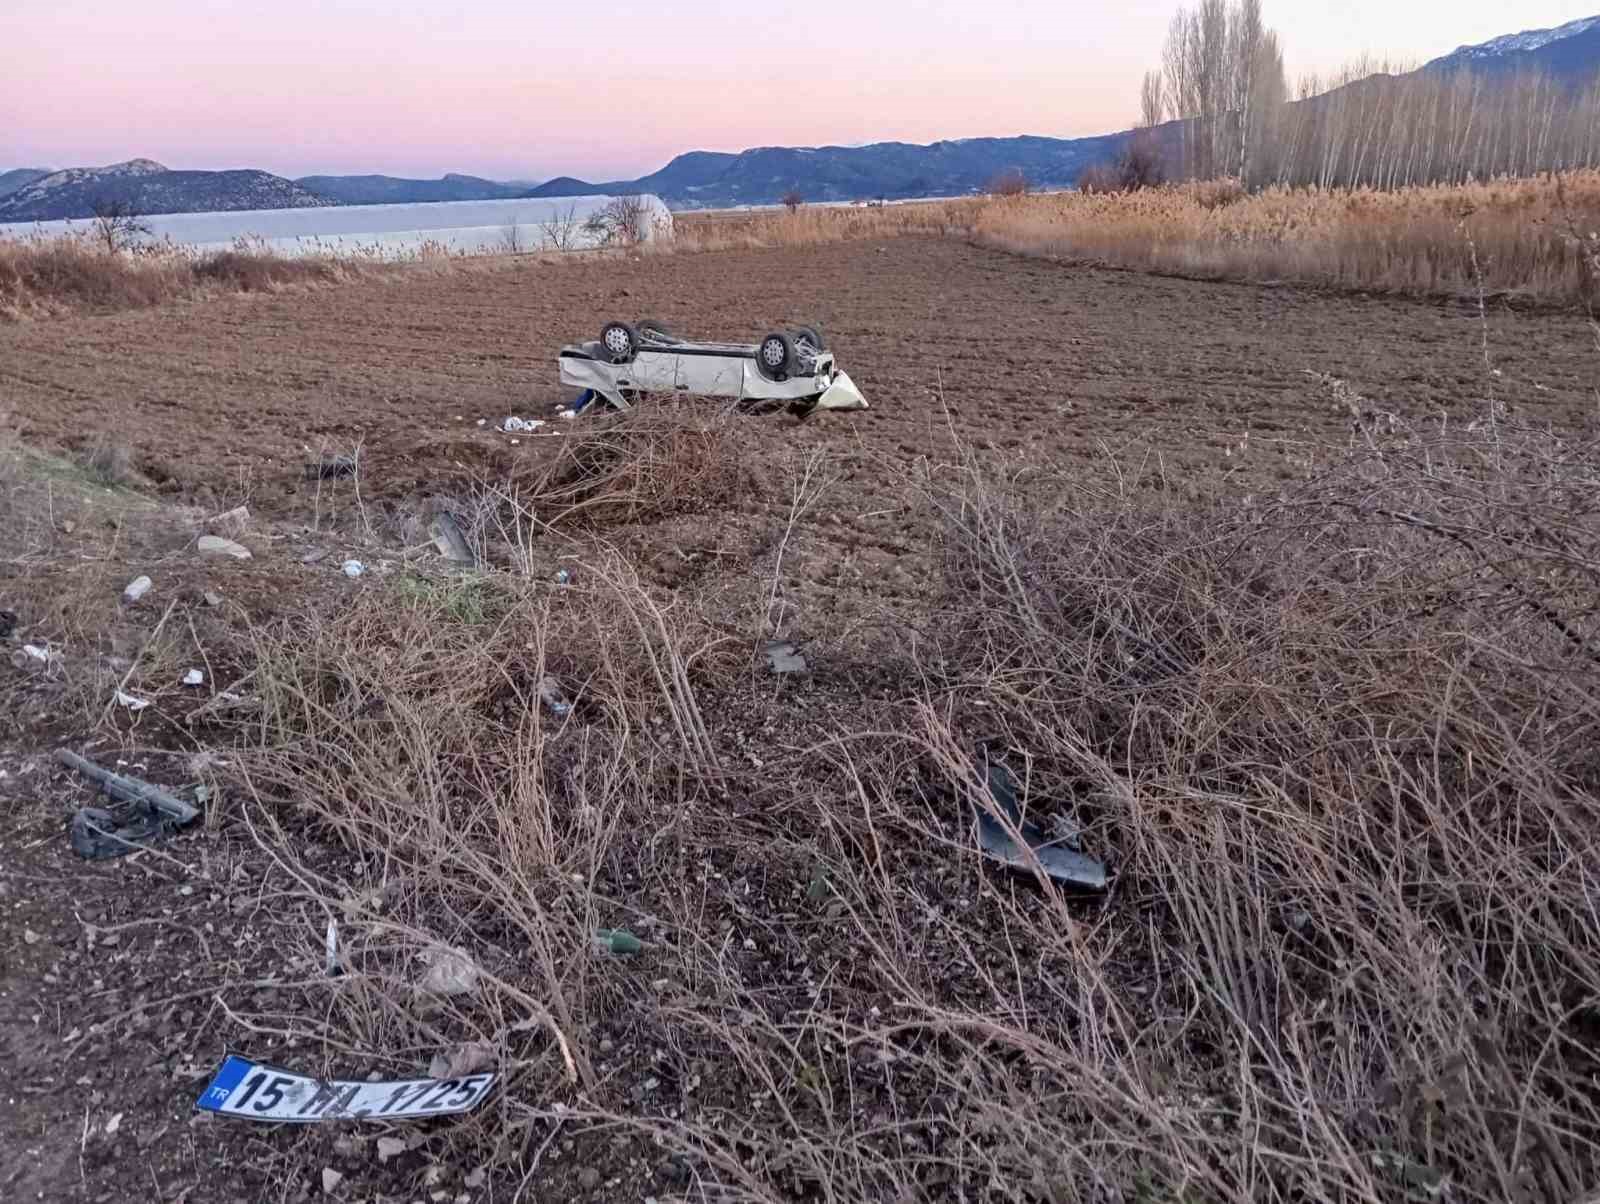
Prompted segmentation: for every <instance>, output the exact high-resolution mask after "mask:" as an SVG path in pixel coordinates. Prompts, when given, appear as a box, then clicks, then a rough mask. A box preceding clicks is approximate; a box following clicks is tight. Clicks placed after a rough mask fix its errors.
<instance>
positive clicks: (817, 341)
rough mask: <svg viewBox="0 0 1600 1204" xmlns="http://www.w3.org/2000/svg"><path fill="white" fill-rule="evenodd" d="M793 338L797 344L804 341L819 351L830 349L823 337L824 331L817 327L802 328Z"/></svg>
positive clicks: (795, 332)
mask: <svg viewBox="0 0 1600 1204" xmlns="http://www.w3.org/2000/svg"><path fill="white" fill-rule="evenodd" d="M791 337H793V339H794V341H795V342H797V343H798V342H799V341H800V340H801V339H804V340H805V341H806V342H808V343H810V344H811V346H812V347H813V348H815V349H816V350H817V351H826V350H827V349H828V342H827V340H826V339H824V338H823V337H822V331H820V330H818V329H817V328H816V327H815V326H801V327H799V328H798V329H796V330H795V331H794V332H793V334H792V336H791Z"/></svg>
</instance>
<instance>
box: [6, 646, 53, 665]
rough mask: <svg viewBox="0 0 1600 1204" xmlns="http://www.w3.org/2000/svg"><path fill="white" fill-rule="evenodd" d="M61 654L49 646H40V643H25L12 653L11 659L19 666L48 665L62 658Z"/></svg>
mask: <svg viewBox="0 0 1600 1204" xmlns="http://www.w3.org/2000/svg"><path fill="white" fill-rule="evenodd" d="M60 659H61V654H60V653H59V652H54V651H52V650H51V649H49V648H43V647H40V646H39V645H38V644H24V645H23V646H22V647H21V649H20V650H18V651H17V652H15V653H13V654H12V657H11V661H12V663H13V664H14V665H16V666H17V668H19V669H22V668H26V667H27V666H28V665H30V664H32V665H48V664H49V663H50V662H51V661H55V660H60Z"/></svg>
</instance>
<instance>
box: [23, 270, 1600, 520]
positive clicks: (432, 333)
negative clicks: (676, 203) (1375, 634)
mask: <svg viewBox="0 0 1600 1204" xmlns="http://www.w3.org/2000/svg"><path fill="white" fill-rule="evenodd" d="M612 317H625V318H642V317H655V318H660V319H663V320H665V321H666V322H667V323H668V324H670V325H671V326H672V327H673V328H674V329H676V330H678V331H679V332H680V333H683V334H685V335H688V336H691V337H695V336H698V337H706V338H742V339H750V340H752V341H753V340H754V339H755V338H757V337H758V336H759V335H760V334H761V333H763V332H764V331H765V330H766V329H768V328H772V327H777V326H782V325H785V324H789V325H794V324H799V323H802V322H815V323H820V325H821V327H822V329H823V330H824V331H825V333H826V334H827V335H828V337H829V339H830V341H831V343H832V345H833V346H834V348H835V350H836V351H837V352H838V355H839V360H840V363H841V365H842V366H843V367H844V368H845V369H846V370H847V371H849V372H850V373H851V375H852V376H853V377H854V378H855V380H856V381H857V383H858V384H859V385H860V386H861V387H862V389H863V391H864V392H865V393H866V395H867V396H868V398H869V399H870V400H871V401H872V403H873V407H874V408H873V410H872V412H871V413H869V414H865V415H853V416H846V417H835V416H827V417H825V418H823V419H822V420H821V421H819V422H816V423H813V424H812V425H811V426H809V427H808V428H806V429H803V430H798V431H797V430H796V429H795V426H794V423H793V421H792V420H791V419H789V418H788V417H787V416H783V417H778V418H767V419H762V420H759V421H751V422H750V423H749V424H748V428H747V433H746V434H745V435H744V436H742V437H746V438H748V441H749V444H750V447H751V454H752V457H753V458H754V459H756V460H763V459H767V458H770V457H772V456H774V455H781V454H782V452H783V450H784V449H785V448H788V447H791V446H795V445H799V446H802V447H811V446H823V447H830V448H837V449H840V450H843V449H845V448H849V449H851V450H853V451H860V450H865V451H866V452H868V453H870V454H871V455H872V456H874V457H882V458H885V459H887V460H888V461H890V462H891V463H893V462H910V461H911V460H912V459H913V458H914V457H916V456H918V455H922V454H927V453H934V454H939V453H940V452H941V451H944V450H948V446H949V435H950V433H951V432H954V433H955V434H956V435H957V436H959V437H960V438H962V439H963V440H965V441H967V442H969V443H971V444H974V445H978V446H984V445H993V447H994V448H996V449H998V450H1000V451H1003V452H1005V453H1008V454H1010V455H1012V456H1014V457H1016V458H1018V459H1019V460H1026V461H1029V462H1034V463H1038V462H1040V461H1045V462H1051V461H1054V462H1060V461H1061V460H1063V459H1066V458H1070V457H1074V456H1086V455H1095V454H1098V453H1099V452H1100V449H1101V448H1102V447H1109V448H1112V449H1116V448H1120V447H1123V446H1126V445H1128V444H1129V443H1130V442H1138V441H1148V442H1149V443H1150V444H1151V445H1152V446H1153V447H1154V448H1156V449H1158V450H1159V451H1160V452H1161V453H1162V455H1163V456H1164V457H1166V459H1167V462H1168V463H1169V464H1173V465H1176V466H1177V467H1179V468H1181V469H1183V470H1185V473H1186V475H1187V473H1189V472H1195V473H1196V474H1197V475H1195V477H1194V478H1193V479H1194V480H1195V482H1196V483H1197V484H1198V483H1199V481H1200V480H1201V479H1202V477H1203V476H1204V475H1207V474H1210V473H1212V472H1215V471H1228V470H1235V471H1237V469H1238V467H1239V466H1240V464H1241V463H1242V462H1243V463H1245V464H1246V467H1247V469H1248V471H1249V473H1250V475H1251V476H1252V477H1254V478H1255V479H1256V480H1257V481H1258V482H1261V483H1266V482H1270V481H1271V480H1272V479H1274V478H1275V477H1277V476H1280V475H1283V474H1287V475H1290V476H1292V475H1294V473H1295V470H1294V468H1293V467H1292V466H1290V465H1289V463H1288V460H1289V458H1290V456H1292V454H1293V444H1294V443H1295V442H1296V440H1297V438H1298V437H1299V436H1300V435H1302V434H1304V433H1308V432H1311V431H1317V430H1320V431H1322V432H1323V433H1326V432H1327V431H1329V430H1338V429H1340V428H1342V427H1343V426H1344V425H1346V424H1347V422H1348V414H1346V413H1345V412H1343V410H1342V408H1341V407H1339V406H1337V405H1335V404H1333V403H1332V400H1331V397H1330V395H1329V393H1328V391H1327V390H1326V389H1325V388H1319V387H1318V386H1317V384H1316V383H1315V382H1314V381H1313V380H1312V379H1311V378H1309V377H1308V376H1307V373H1308V372H1317V373H1327V374H1330V375H1333V376H1336V377H1340V378H1343V379H1345V380H1347V381H1348V382H1349V384H1350V385H1351V387H1353V388H1354V389H1355V390H1356V391H1357V392H1359V393H1360V394H1362V395H1364V396H1365V397H1367V398H1368V399H1370V401H1371V402H1372V404H1373V407H1374V408H1376V409H1379V410H1392V411H1394V412H1397V413H1399V414H1402V415H1417V414H1423V413H1436V412H1439V411H1441V410H1443V411H1447V412H1450V413H1452V414H1455V415H1458V416H1461V417H1463V418H1470V417H1472V416H1474V415H1475V414H1477V413H1479V412H1481V408H1482V407H1481V400H1480V399H1481V398H1482V397H1484V396H1485V395H1486V393H1488V392H1489V391H1491V390H1492V391H1493V392H1494V394H1495V395H1496V396H1497V397H1498V398H1499V399H1500V400H1502V401H1504V402H1506V403H1507V404H1508V405H1509V406H1510V407H1511V409H1512V412H1513V413H1514V414H1515V415H1516V416H1517V417H1519V418H1522V419H1525V420H1533V421H1542V420H1550V421H1554V422H1557V423H1560V424H1575V423H1582V422H1585V421H1587V417H1586V416H1587V415H1589V414H1591V413H1592V412H1593V408H1594V404H1593V386H1594V382H1595V380H1596V379H1597V376H1600V357H1597V355H1596V353H1595V350H1594V344H1593V340H1592V339H1591V337H1590V336H1589V334H1588V333H1587V331H1586V329H1585V325H1584V323H1583V321H1582V320H1581V319H1579V318H1577V317H1575V316H1552V315H1550V314H1528V313H1515V312H1512V311H1511V310H1509V309H1506V308H1504V307H1503V306H1495V305H1493V304H1491V306H1490V308H1489V311H1488V314H1487V322H1486V324H1485V323H1483V322H1480V319H1479V315H1478V312H1477V310H1476V307H1473V306H1464V305H1461V304H1459V303H1455V302H1443V303H1441V302H1434V303H1418V302H1412V301H1405V300H1398V299H1386V298H1374V297H1362V296H1349V295H1337V294H1318V293H1314V292H1308V291H1304V290H1298V289H1289V288H1259V287H1252V286H1244V285H1227V284H1207V283H1197V282H1190V281H1183V280H1175V279H1164V278H1157V277H1150V276H1143V275H1137V274H1132V273H1124V272H1111V271H1098V270H1091V269H1082V268H1073V267H1067V266H1062V265H1058V264H1052V263H1047V262H1040V261H1033V260H1028V259H1023V258H1018V257H1014V256H1010V255H1005V254H1000V253H996V252H990V251H985V250H981V249H976V248H972V247H967V246H964V245H961V244H959V243H956V242H953V241H940V240H932V239H900V240H896V241H891V242H887V243H885V244H883V245H881V246H880V245H874V244H860V243H856V244H843V245H835V246H825V247H818V248H804V249H795V250H773V251H729V252H714V253H704V254H698V255H684V256H663V257H649V258H635V259H610V260H588V261H585V262H575V263H570V264H557V265H551V264H541V263H535V262H533V261H522V262H514V263H502V264H500V265H497V266H492V267H491V266H480V267H467V268H457V269H455V270H449V271H444V272H436V271H431V270H429V269H427V268H426V267H422V268H418V269H417V270H416V271H415V272H412V273H407V274H404V275H403V276H401V277H400V278H398V279H392V280H385V281H381V282H367V283H358V284H353V285H350V286H348V287H341V288H334V289H327V290H323V291H315V292H301V293H285V294H279V295H276V296H268V297H240V298H236V299H228V300H221V301H211V302H206V303H201V304H195V305H185V306H174V307H168V308H163V309H158V310H153V311H147V312H139V313H129V314H122V315H116V316H110V317H94V318H82V319H73V320H64V321H46V322H37V323H24V324H18V325H13V326H10V327H4V328H0V411H3V410H6V409H9V410H10V411H12V413H13V421H14V422H15V423H16V424H17V425H18V426H19V427H20V432H21V434H22V436H23V438H24V439H25V440H27V441H30V442H34V443H41V444H46V445H49V444H56V445H60V446H64V447H67V448H73V447H77V446H82V445H84V444H86V443H88V442H91V441H92V440H93V439H94V438H95V437H97V436H99V435H100V434H102V433H107V434H109V435H111V436H113V437H115V438H118V439H122V440H125V441H127V442H128V443H129V444H131V445H132V447H133V448H134V450H135V454H136V457H137V459H138V460H139V462H140V463H141V465H142V466H143V467H144V469H145V470H146V472H147V473H148V474H149V475H151V476H152V477H153V478H154V479H156V480H157V481H158V482H163V483H170V484H168V488H169V489H177V490H179V491H181V492H183V493H185V494H193V493H196V492H199V491H202V490H210V491H211V492H213V493H216V494H218V495H219V496H220V495H223V494H228V493H231V492H239V491H241V490H247V491H248V492H249V493H250V494H251V498H252V503H253V504H254V505H255V506H256V507H257V508H258V509H261V510H264V511H266V512H273V511H279V510H285V509H286V510H290V511H295V510H298V509H299V508H300V505H301V503H302V502H303V500H304V499H303V498H299V497H297V492H296V491H297V490H299V489H300V488H301V487H302V481H301V468H302V465H303V464H304V463H305V462H306V461H307V459H308V458H310V455H309V453H308V449H312V450H313V451H314V450H315V449H319V448H324V447H326V448H328V449H340V448H347V447H350V446H353V445H354V444H356V443H361V444H362V445H363V451H364V454H365V456H366V463H367V465H368V479H367V481H366V482H365V484H366V487H367V488H368V490H369V491H370V492H371V493H372V494H373V495H374V496H388V497H395V498H398V497H403V496H405V495H407V494H409V493H412V492H414V491H418V490H423V491H426V490H430V489H435V488H439V487H440V486H441V485H442V484H445V483H447V482H448V481H450V480H451V479H453V478H456V477H459V476H462V475H467V474H470V473H471V472H472V471H474V470H477V469H479V468H490V469H498V468H503V467H505V466H507V465H509V464H510V463H511V462H512V458H513V457H516V456H527V455H530V454H533V455H537V454H538V449H539V447H540V442H539V441H537V440H534V441H529V440H524V441H522V443H521V444H520V445H519V446H518V447H516V448H513V447H512V446H511V445H510V444H509V442H508V440H507V439H506V438H505V437H503V436H499V435H495V434H493V433H492V432H489V431H487V430H486V429H480V428H479V427H478V426H477V425H476V423H477V420H478V419H480V418H486V419H489V420H490V422H491V423H492V422H493V421H495V420H497V419H499V418H502V417H504V416H505V415H507V414H512V413H515V414H522V415H534V414H538V415H546V414H547V412H548V410H549V409H550V408H551V406H552V405H553V403H555V402H556V401H558V400H559V399H560V398H561V396H562V395H563V390H562V388H561V386H560V385H559V383H558V382H557V379H556V370H555V352H556V350H557V349H558V348H559V346H560V345H561V344H562V343H565V342H569V341H573V340H578V339H585V338H592V337H594V336H595V335H596V334H597V333H598V331H599V328H600V326H601V324H602V323H603V322H604V321H605V320H607V319H609V318H612ZM1485 325H1486V327H1487V337H1488V352H1489V356H1490V358H1491V360H1492V364H1493V367H1494V368H1496V369H1498V370H1499V372H1500V375H1499V376H1491V375H1490V374H1489V372H1488V370H1486V368H1485V365H1484V358H1483V347H1482V343H1483V338H1484V335H1485ZM1246 431H1248V432H1249V433H1250V437H1251V445H1250V448H1249V451H1248V458H1247V460H1246V461H1241V459H1240V458H1239V457H1238V455H1237V453H1236V454H1235V455H1233V456H1229V455H1225V449H1226V448H1228V447H1229V446H1231V445H1234V444H1237V443H1238V442H1239V440H1240V438H1241V437H1242V436H1243V435H1244V433H1245V432H1246ZM882 480H883V477H882V473H881V472H879V471H873V472H868V471H865V470H862V472H861V475H860V477H859V480H858V481H857V482H856V483H857V486H858V487H859V488H861V489H863V490H867V491H877V490H878V489H880V488H881V486H880V484H879V482H881V481H882ZM202 500H204V498H203V497H202ZM873 508H874V507H871V506H867V507H863V511H862V512H867V511H869V510H871V509H873Z"/></svg>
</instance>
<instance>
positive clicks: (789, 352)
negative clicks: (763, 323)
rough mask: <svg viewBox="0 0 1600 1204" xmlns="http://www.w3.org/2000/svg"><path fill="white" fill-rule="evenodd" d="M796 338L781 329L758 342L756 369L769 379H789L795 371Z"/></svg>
mask: <svg viewBox="0 0 1600 1204" xmlns="http://www.w3.org/2000/svg"><path fill="white" fill-rule="evenodd" d="M794 363H795V354H794V340H793V339H791V338H790V337H789V336H788V335H786V334H784V333H783V331H781V330H775V331H773V332H772V333H771V334H769V335H766V336H765V337H763V338H762V340H761V341H760V342H759V343H757V344H756V370H757V371H759V372H760V373H761V375H762V376H764V377H766V378H767V379H768V380H788V379H789V373H791V372H792V371H794Z"/></svg>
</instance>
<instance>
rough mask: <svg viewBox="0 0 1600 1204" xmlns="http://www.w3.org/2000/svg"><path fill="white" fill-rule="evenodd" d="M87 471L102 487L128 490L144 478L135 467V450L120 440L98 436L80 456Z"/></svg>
mask: <svg viewBox="0 0 1600 1204" xmlns="http://www.w3.org/2000/svg"><path fill="white" fill-rule="evenodd" d="M80 462H81V463H82V464H83V467H84V469H85V471H87V472H88V473H89V475H90V476H92V477H93V478H94V479H95V480H96V481H98V482H99V483H100V484H102V485H107V486H110V487H112V488H114V489H128V488H132V487H134V486H135V485H138V484H140V483H141V482H142V480H143V478H142V477H141V476H140V474H139V472H138V471H137V470H136V469H135V468H134V466H133V449H132V448H131V447H129V446H128V444H127V443H125V442H123V441H122V440H120V439H115V438H113V437H111V436H109V435H97V436H96V437H95V438H94V440H93V441H92V442H91V443H90V444H89V446H88V447H87V448H86V449H85V450H84V451H83V453H82V454H81V456H80Z"/></svg>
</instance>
